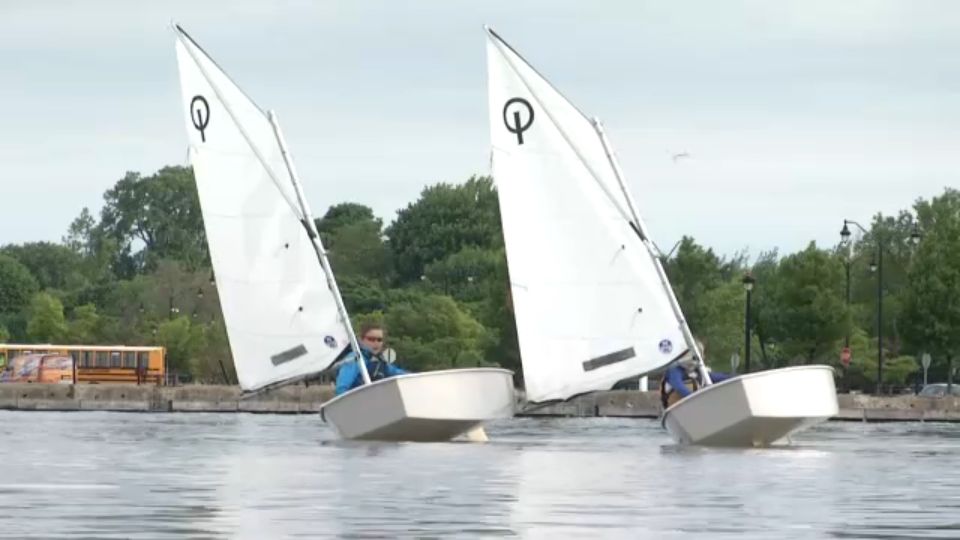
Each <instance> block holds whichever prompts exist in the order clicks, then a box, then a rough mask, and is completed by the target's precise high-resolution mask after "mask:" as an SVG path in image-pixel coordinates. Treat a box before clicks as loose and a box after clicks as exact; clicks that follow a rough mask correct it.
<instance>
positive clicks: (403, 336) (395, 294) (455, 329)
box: [353, 290, 490, 371]
mask: <svg viewBox="0 0 960 540" xmlns="http://www.w3.org/2000/svg"><path fill="white" fill-rule="evenodd" d="M353 319H354V324H355V325H356V326H357V328H359V327H360V325H362V324H363V323H364V322H367V321H380V322H382V323H384V324H385V326H386V328H387V335H388V340H389V342H390V345H391V346H392V347H394V348H395V350H396V351H397V355H398V363H400V364H401V365H403V366H405V367H407V368H410V369H412V370H414V371H426V370H430V369H442V368H450V367H456V366H467V365H477V360H478V359H482V358H483V357H484V356H483V351H484V348H485V347H486V346H488V340H489V339H490V335H489V332H488V331H487V329H486V328H484V327H483V325H481V324H480V323H479V322H477V321H476V320H475V319H473V318H472V317H471V316H470V315H469V314H468V313H466V312H465V311H464V310H462V309H461V308H460V307H459V306H458V305H457V303H456V302H455V301H454V300H453V299H452V298H450V297H449V296H443V295H435V294H424V293H422V292H418V291H414V290H395V291H392V292H391V302H390V305H389V308H388V310H387V312H386V313H381V312H373V313H370V314H365V315H361V316H358V317H354V318H353Z"/></svg>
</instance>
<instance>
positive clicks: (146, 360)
mask: <svg viewBox="0 0 960 540" xmlns="http://www.w3.org/2000/svg"><path fill="white" fill-rule="evenodd" d="M137 364H139V365H138V366H137V367H140V368H143V369H147V368H149V367H150V353H148V352H146V351H140V352H138V353H137Z"/></svg>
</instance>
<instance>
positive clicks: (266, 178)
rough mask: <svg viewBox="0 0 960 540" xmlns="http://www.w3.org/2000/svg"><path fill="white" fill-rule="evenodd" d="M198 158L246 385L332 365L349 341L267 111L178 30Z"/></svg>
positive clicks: (211, 240)
mask: <svg viewBox="0 0 960 540" xmlns="http://www.w3.org/2000/svg"><path fill="white" fill-rule="evenodd" d="M175 32H176V35H177V40H176V50H177V64H178V67H179V72H180V87H181V92H182V96H183V112H184V119H185V120H186V128H187V134H188V137H189V147H190V151H189V155H190V161H191V163H192V165H193V171H194V176H195V177H196V183H197V191H198V193H199V197H200V206H201V210H202V212H203V222H204V227H205V229H206V234H207V244H208V246H209V249H210V258H211V261H212V264H213V269H214V272H215V275H216V279H217V287H218V291H219V295H220V304H221V307H222V309H223V319H224V323H225V325H226V329H227V336H228V338H229V341H230V348H231V351H232V353H233V360H234V365H235V366H236V370H237V377H238V379H239V382H240V386H241V388H243V389H244V390H245V391H253V390H258V389H261V388H264V387H266V386H270V385H275V384H282V383H284V382H286V381H291V380H295V379H298V378H301V377H303V376H306V375H309V374H312V373H316V372H319V371H322V370H324V369H326V368H328V367H329V366H330V365H331V364H332V363H333V361H334V360H335V359H336V356H337V355H338V354H339V353H340V352H341V351H342V350H343V349H344V347H345V346H347V345H348V344H349V341H348V335H347V331H346V326H345V324H344V321H343V320H342V318H341V317H340V316H339V313H338V309H337V305H336V299H335V297H334V294H333V292H332V291H331V289H330V287H329V286H328V283H327V279H326V275H325V274H324V271H323V267H322V266H321V264H320V262H319V261H318V258H317V252H316V251H315V250H314V248H313V246H312V245H311V240H310V236H309V234H308V232H307V230H306V229H305V225H304V218H303V215H304V214H303V212H302V211H301V210H300V207H299V206H298V204H297V198H296V192H295V190H294V187H293V184H292V183H291V181H290V173H289V171H288V169H287V168H286V166H285V164H284V160H283V156H282V154H281V148H280V145H279V143H278V141H277V137H276V134H275V133H274V131H273V127H272V126H271V124H270V121H269V119H268V117H267V115H266V114H264V112H263V111H261V110H260V108H259V107H257V105H256V104H255V103H254V102H253V101H252V100H251V99H250V98H249V97H247V96H246V95H245V94H244V93H243V91H241V90H240V88H238V87H237V85H236V84H234V83H233V81H231V80H230V78H229V77H228V76H227V75H226V74H225V73H224V72H223V71H222V70H221V69H220V68H219V67H218V66H217V65H216V63H214V61H213V60H212V59H211V58H210V57H209V56H208V55H207V54H206V53H205V52H204V51H203V50H202V49H201V48H200V47H199V46H198V45H197V44H196V42H194V41H193V40H192V39H191V38H190V37H189V36H188V35H187V34H186V33H185V32H184V31H183V30H182V29H180V28H179V27H176V29H175Z"/></svg>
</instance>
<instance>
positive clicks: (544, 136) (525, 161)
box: [486, 28, 837, 445]
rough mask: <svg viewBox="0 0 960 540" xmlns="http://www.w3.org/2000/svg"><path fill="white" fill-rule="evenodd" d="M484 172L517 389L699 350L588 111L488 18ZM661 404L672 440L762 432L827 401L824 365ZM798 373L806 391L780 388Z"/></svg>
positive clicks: (536, 392)
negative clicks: (499, 239)
mask: <svg viewBox="0 0 960 540" xmlns="http://www.w3.org/2000/svg"><path fill="white" fill-rule="evenodd" d="M486 31H487V32H486V33H487V66H488V78H489V81H488V87H489V96H488V97H489V117H490V133H491V144H492V172H493V177H494V181H495V182H496V185H497V191H498V194H499V197H500V214H501V219H502V222H503V232H504V241H505V244H506V253H507V262H508V268H509V272H510V282H511V292H512V295H513V306H514V313H515V316H516V322H517V334H518V338H519V344H520V356H521V360H522V364H523V375H524V381H525V386H526V396H527V400H528V401H530V402H532V403H542V402H548V401H552V400H567V399H570V398H571V397H574V396H576V395H578V394H582V393H587V392H593V391H598V390H608V389H610V388H611V387H612V386H613V385H614V384H615V383H617V382H618V381H621V380H623V379H626V378H630V377H635V376H638V375H645V374H648V373H651V372H655V371H657V370H662V369H664V368H666V367H668V366H669V365H670V364H671V363H672V362H674V361H676V360H678V359H679V358H680V357H682V356H683V355H685V354H687V353H688V352H690V353H692V354H694V355H695V356H696V358H698V359H700V358H701V351H699V350H698V347H697V344H696V341H695V340H694V338H693V334H692V333H691V331H690V328H689V327H688V325H687V323H686V321H685V319H684V317H683V313H682V312H681V310H680V306H679V304H678V303H677V300H676V297H675V296H674V293H673V289H672V288H671V286H670V283H669V281H668V279H667V276H666V273H665V272H664V270H663V267H662V265H661V263H660V259H659V257H658V254H657V251H656V248H655V246H654V245H653V243H652V241H651V239H650V236H649V234H648V233H647V230H646V227H645V225H644V223H643V221H642V220H641V219H640V215H639V213H638V212H637V209H636V205H635V204H634V202H633V199H632V196H631V194H630V192H629V190H628V189H627V188H626V184H625V183H624V180H623V175H622V172H621V170H620V167H619V165H618V163H617V160H616V157H615V155H614V153H613V151H612V150H611V149H610V145H609V143H608V141H607V138H606V135H605V134H604V132H603V128H602V126H601V124H600V122H599V121H598V120H597V119H595V118H594V119H590V118H588V117H587V116H585V115H584V114H583V113H581V112H580V111H579V110H578V109H577V108H576V107H575V106H574V105H573V104H572V103H571V102H570V101H569V100H567V99H566V98H565V97H564V96H563V95H561V94H560V92H559V91H557V89H556V88H554V87H553V86H552V85H551V84H550V83H549V82H548V81H547V80H546V79H545V78H544V77H542V76H541V75H540V74H539V73H538V72H537V71H536V70H535V69H534V68H533V67H532V66H531V65H530V64H529V63H527V62H526V61H525V60H524V59H523V58H522V57H521V56H520V55H519V54H518V53H517V52H516V51H515V50H514V49H513V48H512V47H510V46H509V45H508V44H507V43H506V42H505V41H504V40H503V39H501V38H500V37H499V36H498V35H497V34H496V33H494V32H493V31H492V30H490V29H489V28H487V29H486ZM698 369H699V370H700V373H701V378H702V379H703V380H705V381H706V382H707V386H706V388H704V389H702V390H701V391H699V392H696V393H695V394H693V395H692V396H690V397H688V398H686V399H684V400H682V401H680V402H679V403H677V404H676V405H674V406H673V407H671V408H670V409H667V410H666V411H664V414H663V417H662V421H663V425H664V426H665V427H666V429H667V430H668V431H669V432H670V433H671V435H672V436H673V437H674V438H675V439H676V440H677V441H679V442H683V443H696V444H733V445H758V444H767V443H770V442H773V440H778V439H781V438H783V437H785V436H786V435H788V434H789V433H791V432H793V431H795V430H796V429H801V428H803V427H806V426H809V425H811V424H813V423H816V422H819V421H822V420H824V419H826V418H827V417H829V416H831V415H834V414H836V413H837V402H836V391H835V388H834V386H833V385H834V383H833V376H832V372H831V368H829V367H827V366H810V367H807V368H790V369H786V370H773V371H767V372H763V373H757V374H752V375H749V376H745V377H740V378H736V379H731V380H729V381H724V382H722V383H718V384H715V385H712V384H710V379H709V374H708V372H707V369H706V367H705V365H704V364H703V362H702V361H699V366H698ZM793 384H796V385H802V386H798V388H803V389H804V390H803V391H804V392H805V396H804V397H803V399H799V398H798V399H793V398H794V397H795V396H796V394H795V393H791V394H785V395H782V397H781V395H779V394H778V393H777V392H779V391H780V390H782V388H783V387H784V386H789V385H793Z"/></svg>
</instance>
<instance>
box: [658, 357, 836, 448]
mask: <svg viewBox="0 0 960 540" xmlns="http://www.w3.org/2000/svg"><path fill="white" fill-rule="evenodd" d="M838 411H839V406H838V403H837V389H836V385H835V383H834V378H833V368H831V367H829V366H819V365H818V366H799V367H790V368H783V369H773V370H769V371H761V372H758V373H751V374H748V375H743V376H740V377H736V378H733V379H729V380H726V381H723V382H721V383H717V384H713V385H710V386H708V387H706V388H704V389H702V390H700V391H698V392H695V393H693V394H692V395H690V396H688V397H686V398H684V399H682V400H681V401H679V402H677V403H675V404H674V405H672V406H671V407H670V408H668V409H667V410H665V411H664V412H663V415H662V416H661V423H662V425H663V426H664V427H665V428H666V429H667V431H668V432H669V433H670V435H671V436H672V437H673V438H674V440H675V441H677V442H678V443H680V444H694V445H702V446H728V447H762V446H769V445H772V444H774V443H776V442H778V441H780V440H782V439H784V438H786V437H788V436H789V435H791V434H793V433H796V432H798V431H801V430H804V429H807V428H809V427H810V426H813V425H816V424H818V423H820V422H823V421H824V420H827V419H828V418H830V417H831V416H834V415H836V414H837V413H838Z"/></svg>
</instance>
